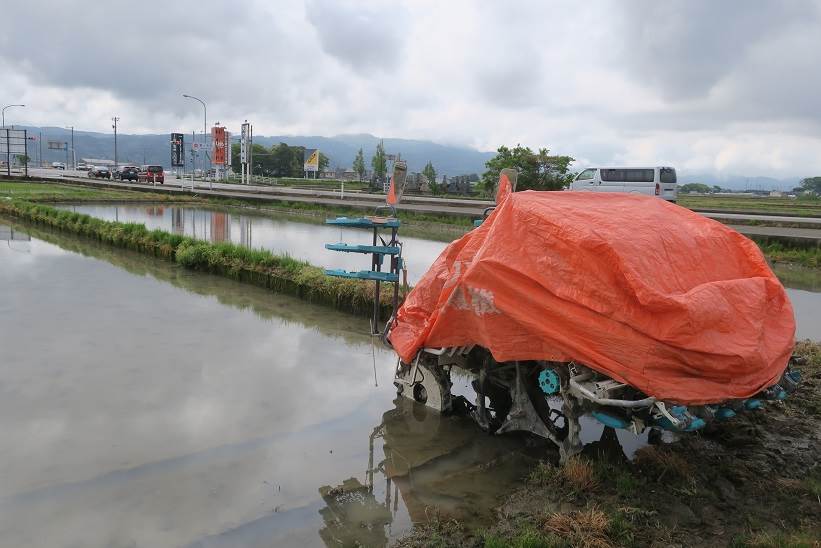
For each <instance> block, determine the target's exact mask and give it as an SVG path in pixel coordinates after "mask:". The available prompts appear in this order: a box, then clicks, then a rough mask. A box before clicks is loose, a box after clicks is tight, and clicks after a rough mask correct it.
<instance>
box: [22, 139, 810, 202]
mask: <svg viewBox="0 0 821 548" xmlns="http://www.w3.org/2000/svg"><path fill="white" fill-rule="evenodd" d="M18 127H20V128H21V129H28V130H29V131H30V132H31V133H32V135H34V136H37V135H39V134H40V133H42V136H43V147H42V148H43V160H44V161H46V162H48V163H51V162H62V161H65V158H66V156H65V153H64V152H62V151H57V150H48V148H47V142H48V141H49V140H56V141H63V142H65V141H70V138H71V132H70V130H67V129H63V128H59V127H43V128H38V127H26V126H18ZM235 137H236V135H235ZM198 138H202V137H201V136H200V135H198ZM169 139H170V134H145V135H130V134H119V135H118V136H117V148H118V160H119V161H120V162H122V163H125V162H128V163H134V164H138V165H139V164H146V163H147V164H160V165H163V166H165V167H166V168H170V164H171V149H170V147H171V145H170V143H169ZM186 139H187V140H190V139H191V137H190V135H187V136H186ZM379 141H380V138H379V137H375V136H373V135H370V134H367V133H363V134H357V135H336V136H334V137H322V136H317V135H312V136H302V135H274V136H257V135H255V136H254V142H255V143H257V144H261V145H263V146H265V147H270V146H271V145H274V144H276V143H280V142H283V143H287V144H289V145H302V146H305V147H306V148H318V149H320V150H321V151H322V152H323V153H325V155H326V156H328V158H329V159H330V161H331V167H337V166H339V167H343V168H349V167H350V166H351V163H352V162H353V159H354V156H356V152H357V151H358V150H359V148H360V147H362V150H363V152H364V154H365V164H366V166H367V167H368V169H370V160H371V156H373V153H374V151H375V150H376V145H377V144H378V143H379ZM383 141H384V143H385V150H386V151H387V152H388V153H389V154H396V153H399V154H401V155H402V158H403V159H404V160H406V161H407V162H408V169H409V170H410V171H422V168H423V167H424V166H425V164H426V163H428V161H431V162H433V166H434V167H435V168H436V172H437V174H439V175H440V176H441V175H448V176H453V175H463V174H468V173H478V174H482V173H483V172H484V171H485V162H486V161H488V160H489V159H490V158H492V157H493V156H494V154H495V153H494V152H480V151H478V150H474V149H470V148H467V147H458V146H450V145H441V144H437V143H434V142H431V141H419V140H412V139H392V138H385V139H383ZM74 144H75V147H76V149H77V159H78V161H79V160H80V158H100V159H106V160H113V159H114V135H113V133H98V132H93V131H75V132H74ZM37 151H38V147H36V145H35V149H34V150H33V151H32V152H31V153H30V154H29V156H30V157H31V158H32V160H33V161H36V160H37ZM678 175H679V183H681V184H684V183H704V184H706V185H710V186H713V185H718V186H720V187H722V188H729V189H733V190H745V189H750V190H774V189H778V190H790V189H792V188H793V187H795V186H798V184H799V182H800V181H801V177H786V178H773V177H760V176H749V177H748V176H743V175H733V174H728V175H724V174H716V173H709V172H696V171H687V170H684V169H679V170H678ZM813 175H817V174H816V173H808V174H807V176H808V177H809V176H813Z"/></svg>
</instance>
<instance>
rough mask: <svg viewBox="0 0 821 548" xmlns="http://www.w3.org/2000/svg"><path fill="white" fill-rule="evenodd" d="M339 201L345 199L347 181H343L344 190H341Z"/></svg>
mask: <svg viewBox="0 0 821 548" xmlns="http://www.w3.org/2000/svg"><path fill="white" fill-rule="evenodd" d="M339 199H340V200H344V199H345V181H342V188H341V189H340V190H339Z"/></svg>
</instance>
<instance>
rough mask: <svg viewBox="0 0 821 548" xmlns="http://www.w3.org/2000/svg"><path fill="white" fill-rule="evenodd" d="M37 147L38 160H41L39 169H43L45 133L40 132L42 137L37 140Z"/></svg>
mask: <svg viewBox="0 0 821 548" xmlns="http://www.w3.org/2000/svg"><path fill="white" fill-rule="evenodd" d="M37 146H38V147H39V150H38V152H37V159H38V160H39V165H38V166H37V167H43V132H42V131H41V132H40V137H39V138H38V139H37Z"/></svg>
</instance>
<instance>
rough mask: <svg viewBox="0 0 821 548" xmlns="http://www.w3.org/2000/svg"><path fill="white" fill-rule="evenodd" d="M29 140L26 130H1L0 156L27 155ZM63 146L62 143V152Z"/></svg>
mask: <svg viewBox="0 0 821 548" xmlns="http://www.w3.org/2000/svg"><path fill="white" fill-rule="evenodd" d="M27 140H28V137H27V136H26V130H25V129H0V154H3V155H4V156H6V155H9V154H25V153H26V141H27ZM62 145H63V144H62V143H60V150H64V149H63V146H62ZM2 159H3V160H6V158H2Z"/></svg>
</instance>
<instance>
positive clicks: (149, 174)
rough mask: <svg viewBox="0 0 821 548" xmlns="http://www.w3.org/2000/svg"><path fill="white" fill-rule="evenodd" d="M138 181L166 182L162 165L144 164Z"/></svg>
mask: <svg viewBox="0 0 821 548" xmlns="http://www.w3.org/2000/svg"><path fill="white" fill-rule="evenodd" d="M137 180H138V181H145V182H146V183H154V182H156V183H160V184H161V185H162V184H165V172H163V169H162V166H143V167H142V168H140V174H139V177H138V179H137Z"/></svg>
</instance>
